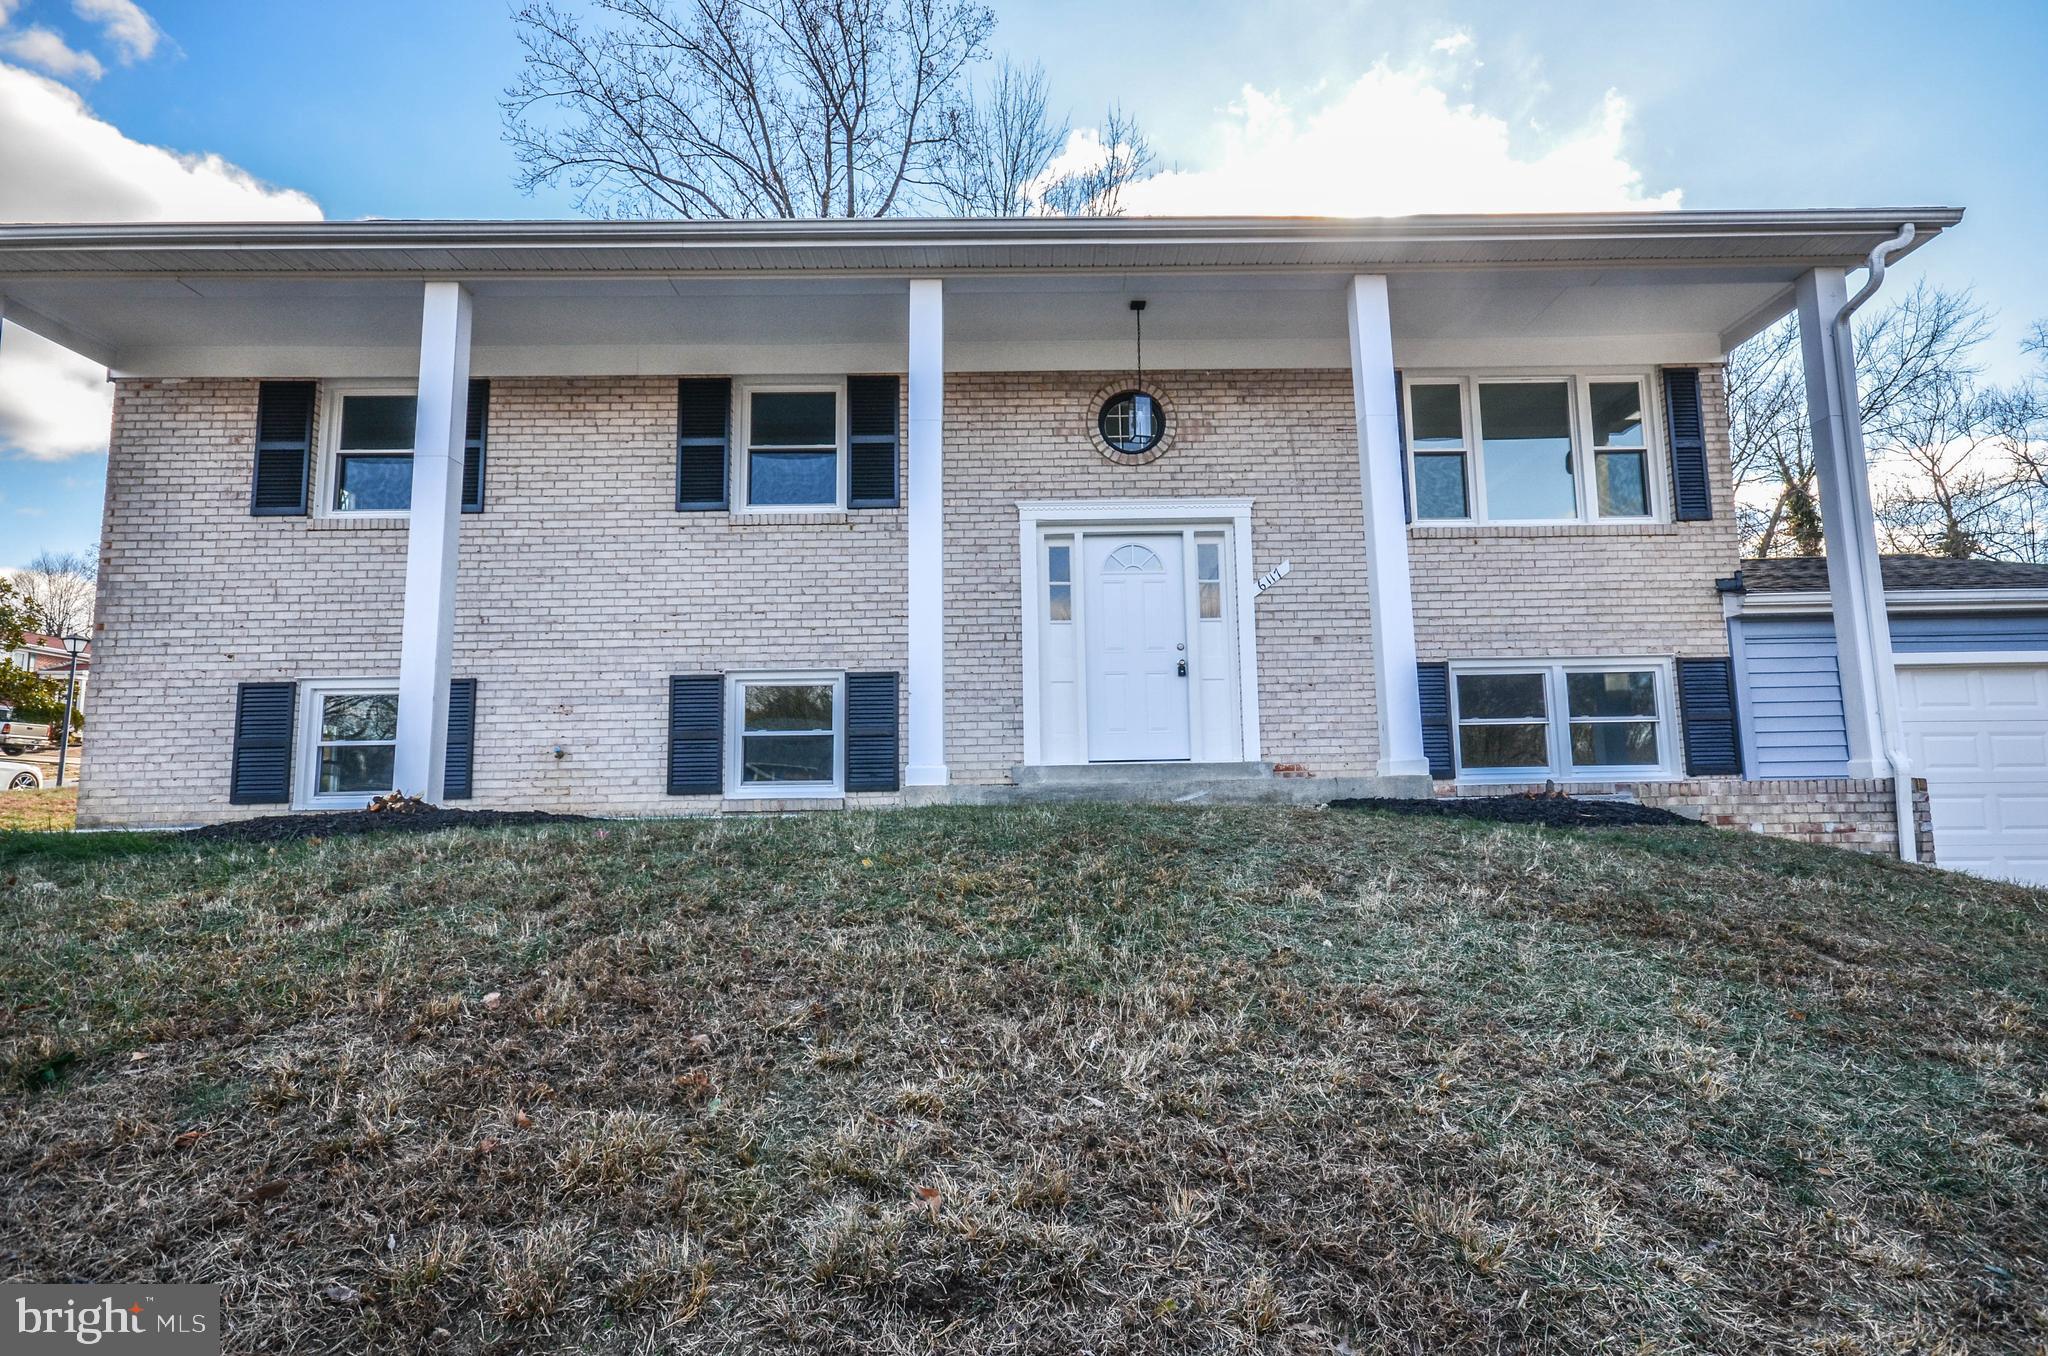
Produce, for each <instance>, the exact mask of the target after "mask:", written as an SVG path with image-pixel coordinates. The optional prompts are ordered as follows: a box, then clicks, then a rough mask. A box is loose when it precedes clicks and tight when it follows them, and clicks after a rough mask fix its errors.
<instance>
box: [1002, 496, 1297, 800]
mask: <svg viewBox="0 0 2048 1356" xmlns="http://www.w3.org/2000/svg"><path fill="white" fill-rule="evenodd" d="M1218 526H1221V527H1227V528H1229V529H1230V538H1229V539H1230V543H1231V545H1230V557H1231V565H1230V569H1231V571H1232V573H1233V574H1234V575H1235V577H1236V580H1237V598H1236V603H1237V609H1236V610H1237V708H1238V719H1239V722H1240V731H1239V736H1238V749H1239V755H1238V756H1239V757H1240V758H1241V759H1243V760H1244V761H1246V762H1257V761H1258V760H1259V757H1260V753H1259V663H1258V634H1257V632H1258V628H1257V625H1256V619H1255V618H1254V617H1253V615H1252V607H1253V602H1254V600H1255V599H1256V598H1257V596H1258V587H1257V585H1256V584H1255V583H1254V582H1253V581H1254V580H1255V578H1256V577H1257V576H1256V572H1255V571H1254V569H1253V568H1252V501H1251V500H1249V499H1026V500H1023V501H1020V502H1019V503H1018V505H1017V555H1018V562H1019V566H1020V570H1019V583H1020V587H1019V590H1018V618H1019V620H1020V622H1021V623H1022V628H1023V630H1022V634H1023V642H1024V644H1023V666H1022V671H1021V672H1020V673H1019V674H1018V675H1017V681H1018V684H1019V686H1021V687H1022V688H1023V691H1024V762H1025V764H1026V765H1027V766H1036V765H1041V764H1043V762H1044V761H1045V760H1044V756H1043V753H1042V749H1043V742H1042V739H1041V734H1040V711H1039V705H1040V703H1039V693H1038V689H1039V680H1038V675H1039V646H1040V636H1039V627H1040V625H1041V623H1040V617H1041V614H1042V609H1041V608H1040V607H1039V599H1040V598H1041V597H1042V596H1043V595H1044V588H1045V580H1044V579H1043V578H1042V576H1041V574H1040V571H1039V540H1040V538H1041V537H1042V536H1043V534H1044V533H1045V531H1046V530H1047V529H1055V528H1062V527H1073V528H1094V527H1116V528H1118V529H1120V530H1128V531H1136V530H1138V529H1141V528H1155V529H1159V530H1162V531H1177V530H1181V529H1185V528H1190V527H1218ZM1077 578H1078V572H1077ZM1077 592H1078V591H1077ZM1077 605H1078V604H1077ZM1191 709H1192V708H1191Z"/></svg>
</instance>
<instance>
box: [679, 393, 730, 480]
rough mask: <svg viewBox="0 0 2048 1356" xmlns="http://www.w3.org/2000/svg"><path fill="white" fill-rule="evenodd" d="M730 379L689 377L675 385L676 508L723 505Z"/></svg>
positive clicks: (726, 476) (727, 450)
mask: <svg viewBox="0 0 2048 1356" xmlns="http://www.w3.org/2000/svg"><path fill="white" fill-rule="evenodd" d="M731 430H732V381H731V379H730V378H727V377H686V378H684V379H683V380H682V381H679V382H677V383H676V511H677V512H690V511H696V510H702V509H722V508H724V507H725V506H726V504H727V502H728V501H727V499H726V485H727V483H728V482H729V481H730V479H731V477H730V476H729V475H727V473H726V464H727V461H728V457H729V454H730V450H731V447H732V432H731Z"/></svg>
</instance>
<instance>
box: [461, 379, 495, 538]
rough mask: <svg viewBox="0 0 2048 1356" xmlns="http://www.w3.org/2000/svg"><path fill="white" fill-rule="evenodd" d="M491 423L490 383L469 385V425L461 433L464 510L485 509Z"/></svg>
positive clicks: (481, 510)
mask: <svg viewBox="0 0 2048 1356" xmlns="http://www.w3.org/2000/svg"><path fill="white" fill-rule="evenodd" d="M490 423H491V383H490V382H488V381H472V382H471V383H470V384H469V426H468V428H466V429H465V430H464V431H463V435H462V511H463V512H464V513H482V512H483V511H484V439H485V437H486V435H487V432H488V430H489V428H490Z"/></svg>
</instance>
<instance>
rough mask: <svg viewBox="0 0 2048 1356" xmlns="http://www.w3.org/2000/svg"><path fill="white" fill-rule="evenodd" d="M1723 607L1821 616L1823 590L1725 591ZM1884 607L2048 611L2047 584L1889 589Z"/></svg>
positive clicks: (1744, 613)
mask: <svg viewBox="0 0 2048 1356" xmlns="http://www.w3.org/2000/svg"><path fill="white" fill-rule="evenodd" d="M1723 597H1724V598H1725V599H1726V600H1727V606H1726V611H1727V614H1728V615H1729V616H1738V617H1825V616H1827V615H1828V595H1827V592H1826V590H1824V589H1822V590H1812V589H1807V590H1784V591H1779V592H1774V593H1729V594H1724V595H1723ZM1884 605H1885V610H1886V611H1888V612H1890V613H1891V614H1892V615H1893V616H1899V615H1902V614H1927V613H1942V612H1963V613H1969V612H2040V611H2048V588H2036V589H2025V588H2021V589H1891V590H1888V591H1887V592H1886V593H1885V595H1884Z"/></svg>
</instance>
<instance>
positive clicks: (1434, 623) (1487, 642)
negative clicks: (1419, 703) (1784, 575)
mask: <svg viewBox="0 0 2048 1356" xmlns="http://www.w3.org/2000/svg"><path fill="white" fill-rule="evenodd" d="M1700 404H1701V412H1702V414H1703V416H1704V423H1705V427H1706V436H1707V467H1708V474H1709V480H1710V483H1711V487H1712V494H1713V506H1714V516H1713V518H1712V519H1710V520H1708V521H1706V522H1694V523H1659V524H1645V525H1630V524H1619V523H1616V524H1603V525H1598V526H1595V525H1590V524H1567V525H1561V526H1556V527H1433V526H1427V525H1417V526H1413V527H1410V528H1409V529H1408V549H1409V558H1410V561H1411V563H1412V565H1413V568H1414V573H1415V646H1416V654H1417V657H1419V658H1421V659H1424V660H1431V659H1488V658H1500V659H1537V658H1556V659H1570V658H1580V657H1583V658H1593V657H1597V656H1600V655H1628V656H1636V655H1649V656H1655V657H1662V656H1668V655H1685V656H1688V657H1696V658H1700V657H1711V656H1716V655H1725V654H1727V653H1728V628H1727V623H1726V622H1724V621H1723V620H1722V616H1721V600H1720V598H1719V597H1718V596H1717V595H1716V594H1715V592H1714V581H1715V580H1716V579H1718V578H1722V577H1725V576H1727V575H1730V574H1733V573H1734V572H1735V570H1736V567H1737V565H1738V563H1739V562H1740V559H1741V550H1742V534H1741V530H1740V528H1739V527H1738V526H1737V525H1736V521H1735V513H1734V507H1733V506H1734V496H1735V487H1734V483H1733V475H1732V470H1731V466H1730V458H1729V443H1728V401H1727V392H1726V388H1725V386H1724V384H1723V381H1722V374H1721V370H1720V369H1719V368H1704V369H1702V370H1701V372H1700Z"/></svg>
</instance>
